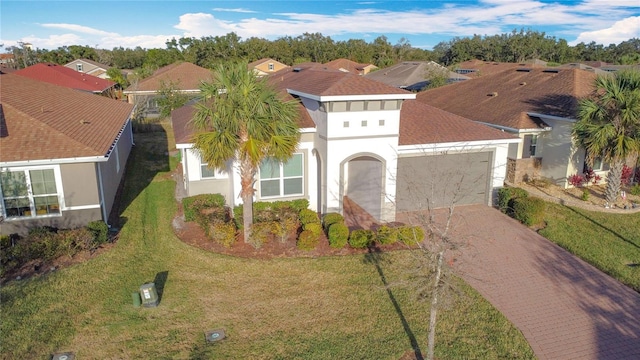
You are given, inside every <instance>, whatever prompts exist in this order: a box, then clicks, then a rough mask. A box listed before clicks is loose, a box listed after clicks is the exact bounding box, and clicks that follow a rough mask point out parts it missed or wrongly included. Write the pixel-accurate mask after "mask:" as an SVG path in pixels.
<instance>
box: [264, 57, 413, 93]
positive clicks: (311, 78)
mask: <svg viewBox="0 0 640 360" xmlns="http://www.w3.org/2000/svg"><path fill="white" fill-rule="evenodd" d="M269 81H270V83H272V84H274V86H276V87H277V88H279V89H287V91H288V92H289V93H292V94H301V95H311V96H315V97H318V98H322V97H338V96H358V95H360V96H369V97H371V96H372V95H373V96H375V95H398V98H413V97H414V96H413V94H412V93H410V92H408V91H406V90H402V89H398V88H395V87H393V86H389V85H386V84H384V83H381V82H378V81H374V80H371V79H367V78H366V77H362V76H359V75H355V74H352V73H345V72H342V71H339V70H334V69H329V68H327V67H326V66H324V65H322V64H314V63H311V64H298V65H296V66H294V67H293V68H290V69H285V70H282V71H279V72H277V73H275V74H273V75H271V76H270V77H269Z"/></svg>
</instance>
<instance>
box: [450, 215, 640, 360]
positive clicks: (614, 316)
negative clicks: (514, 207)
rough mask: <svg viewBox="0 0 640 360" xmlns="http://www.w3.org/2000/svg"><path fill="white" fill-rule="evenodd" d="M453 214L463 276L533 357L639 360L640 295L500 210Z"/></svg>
mask: <svg viewBox="0 0 640 360" xmlns="http://www.w3.org/2000/svg"><path fill="white" fill-rule="evenodd" d="M455 211H456V213H457V215H456V216H455V221H454V224H455V226H456V227H455V230H454V233H455V234H456V236H457V238H459V239H464V240H465V242H466V245H465V246H464V247H463V250H462V253H461V254H460V256H459V258H458V260H457V263H458V264H459V269H460V274H461V276H462V277H463V278H464V279H465V281H467V282H468V283H469V284H470V285H471V286H473V287H474V288H475V289H476V290H477V291H479V292H480V293H481V294H482V295H483V296H484V297H485V298H486V299H487V300H489V301H490V302H491V303H492V304H493V305H494V306H495V307H496V308H497V309H498V310H499V311H501V312H502V313H503V314H504V315H505V316H506V317H507V318H508V319H509V320H510V321H511V322H512V323H513V324H514V325H515V326H516V327H517V328H518V329H520V331H522V333H523V334H524V336H525V337H526V339H527V340H528V341H529V343H530V344H531V347H532V349H533V351H534V352H535V354H536V356H537V357H538V358H539V359H599V360H602V359H616V360H619V359H640V294H638V293H636V292H635V291H633V290H631V289H630V288H628V287H626V286H624V285H622V284H621V283H619V282H618V281H616V280H615V279H613V278H611V277H609V276H608V275H605V274H604V273H602V272H601V271H599V270H597V269H596V268H594V267H593V266H591V265H589V264H587V263H586V262H584V261H582V260H580V259H578V258H576V257H575V256H573V255H571V254H569V253H568V252H566V251H565V250H563V249H562V248H560V247H559V246H557V245H555V244H553V243H552V242H550V241H548V240H547V239H545V238H544V237H542V236H540V235H538V234H537V233H536V232H534V231H532V230H530V229H529V228H527V227H525V226H523V225H521V224H520V223H519V222H517V221H515V220H513V219H511V218H509V217H507V216H505V215H503V214H502V213H500V212H499V211H498V210H495V209H492V208H489V207H487V206H482V205H479V206H459V207H457V208H456V209H455Z"/></svg>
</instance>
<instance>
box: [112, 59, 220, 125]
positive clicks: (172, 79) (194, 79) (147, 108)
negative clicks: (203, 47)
mask: <svg viewBox="0 0 640 360" xmlns="http://www.w3.org/2000/svg"><path fill="white" fill-rule="evenodd" d="M206 81H211V70H208V69H205V68H203V67H200V66H198V65H194V64H192V63H188V62H180V63H174V64H171V65H167V66H165V67H162V68H160V69H158V70H156V71H155V72H154V73H153V75H151V76H149V77H147V78H144V79H142V80H139V81H135V82H134V83H132V84H131V86H129V87H128V88H126V89H125V90H124V91H123V94H124V95H125V96H126V97H127V101H128V102H129V103H130V104H135V105H136V106H137V107H138V111H140V112H141V113H142V114H143V115H145V116H150V117H152V116H158V115H159V112H160V109H159V107H158V103H157V97H158V91H160V90H161V89H162V88H163V87H165V86H171V87H174V88H175V89H176V90H177V91H179V92H181V93H183V94H186V95H188V96H194V97H195V96H197V94H199V93H200V84H201V83H202V82H206Z"/></svg>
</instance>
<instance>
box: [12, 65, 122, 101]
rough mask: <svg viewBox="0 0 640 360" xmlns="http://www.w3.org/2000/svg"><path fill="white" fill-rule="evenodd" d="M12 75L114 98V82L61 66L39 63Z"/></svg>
mask: <svg viewBox="0 0 640 360" xmlns="http://www.w3.org/2000/svg"><path fill="white" fill-rule="evenodd" d="M13 74H15V75H19V76H23V77H28V78H30V79H34V80H38V81H44V82H47V83H50V84H54V85H59V86H64V87H67V88H70V89H74V90H80V91H85V92H90V93H94V94H99V95H104V96H108V97H113V96H115V86H116V83H115V82H113V81H111V80H106V79H101V78H98V77H95V76H91V75H88V74H83V73H79V72H77V71H73V70H71V69H69V68H67V67H64V66H62V65H56V64H51V63H39V64H35V65H31V66H29V67H26V68H24V69H20V70H18V71H15V72H13Z"/></svg>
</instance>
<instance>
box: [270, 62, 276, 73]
mask: <svg viewBox="0 0 640 360" xmlns="http://www.w3.org/2000/svg"><path fill="white" fill-rule="evenodd" d="M273 69H275V66H273V63H269V71H273Z"/></svg>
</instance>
